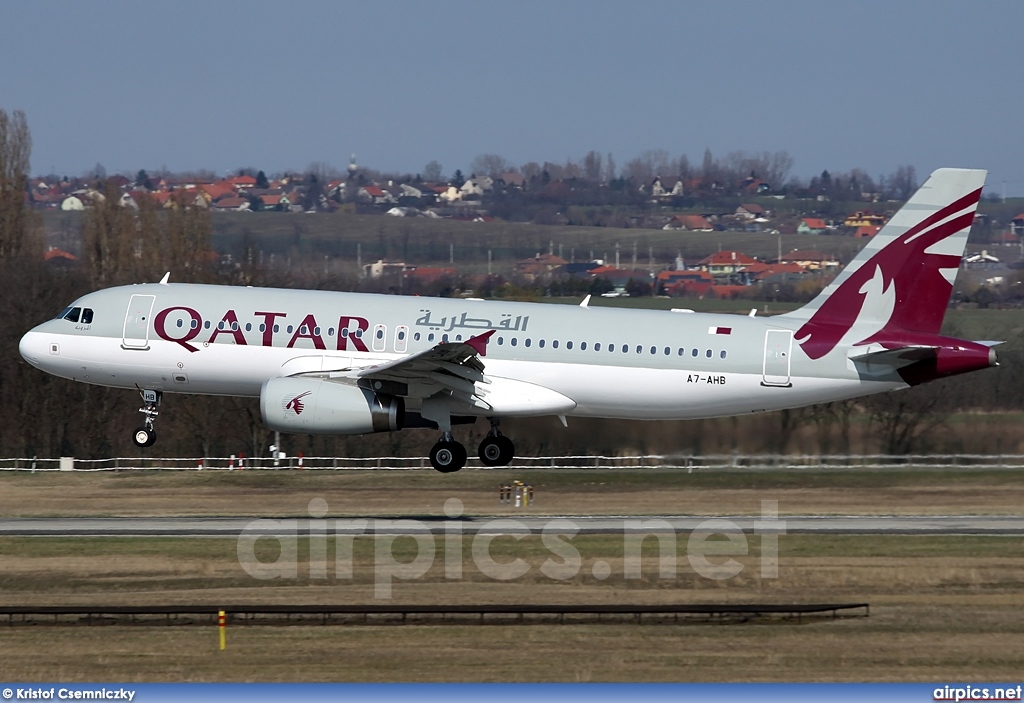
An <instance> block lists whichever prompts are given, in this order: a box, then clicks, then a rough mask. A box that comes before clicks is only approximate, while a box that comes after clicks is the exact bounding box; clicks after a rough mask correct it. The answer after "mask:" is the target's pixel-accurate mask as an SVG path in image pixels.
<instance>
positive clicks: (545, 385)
mask: <svg viewBox="0 0 1024 703" xmlns="http://www.w3.org/2000/svg"><path fill="white" fill-rule="evenodd" d="M985 177H986V172H985V171H983V170H973V169H950V168H944V169H939V170H937V171H935V172H934V173H933V174H932V175H931V176H930V177H929V178H928V180H927V181H926V182H925V183H924V185H922V186H921V187H920V189H919V190H918V191H917V192H916V193H915V194H914V195H913V196H912V197H911V199H910V200H909V201H908V202H907V203H906V204H905V205H904V206H903V207H902V208H901V209H900V210H899V211H898V212H897V213H896V214H895V215H894V216H893V218H892V219H891V220H890V221H889V222H888V224H886V225H885V226H884V228H883V229H882V230H881V231H880V232H879V233H878V234H877V235H875V236H874V237H873V238H871V239H870V240H869V241H868V243H867V245H866V246H865V247H864V249H863V250H861V251H860V252H859V253H858V254H857V256H856V257H855V258H854V259H853V261H852V262H851V263H850V264H849V265H848V266H846V268H845V269H843V270H842V271H841V272H840V273H839V275H838V276H837V277H836V278H835V280H833V281H832V282H831V283H830V284H829V285H828V286H827V287H826V288H824V290H822V292H821V293H820V294H819V295H818V296H817V297H816V298H814V299H813V300H812V301H811V302H810V303H808V304H807V305H805V306H803V307H801V308H800V309H798V310H795V311H793V312H790V313H786V314H782V315H776V316H772V317H757V316H756V314H755V311H751V314H750V315H738V314H704V313H693V312H691V311H684V310H673V311H663V310H637V309H621V308H601V307H590V306H589V300H590V296H587V298H586V299H585V300H584V301H583V303H581V304H580V305H578V306H570V305H551V304H538V303H518V302H504V301H485V300H479V299H471V298H470V299H449V298H425V297H403V296H393V295H378V294H361V293H339V292H330V291H312V290H280V289H269V288H253V287H240V286H216V285H192V284H184V283H170V282H169V274H168V275H167V276H164V278H163V280H161V281H160V282H159V283H149V284H137V285H131V286H121V287H116V288H109V289H105V290H99V291H96V292H93V293H89V294H87V295H85V296H83V297H81V298H79V299H78V300H76V301H75V302H73V303H72V304H71V305H69V306H68V307H67V308H66V309H65V310H64V311H63V312H61V313H60V314H59V315H58V316H57V317H56V319H53V320H49V321H47V322H44V323H42V324H40V325H38V326H37V327H35V328H33V329H32V330H31V331H29V332H28V333H26V334H25V335H24V337H22V339H21V343H20V352H21V355H22V357H24V359H25V360H26V361H27V362H28V363H29V364H31V365H32V366H35V367H36V368H39V369H41V370H43V371H45V372H47V373H50V374H54V375H56V376H61V377H64V378H69V379H73V380H75V381H82V382H85V383H91V384H96V385H102V386H111V387H115V388H126V389H137V390H138V391H139V392H140V393H141V395H142V401H143V407H142V408H141V409H140V412H141V413H142V414H143V418H144V420H143V425H142V426H141V427H139V428H138V429H136V430H135V432H134V433H133V440H134V442H135V444H136V445H138V446H139V447H148V446H151V445H152V444H153V443H154V442H155V441H156V433H155V431H154V420H155V419H156V417H157V415H158V413H159V411H158V407H159V406H160V405H161V402H162V399H163V395H164V394H165V393H199V394H209V395H232V396H250V397H254V398H255V397H258V398H259V399H260V410H261V413H262V417H263V420H264V422H265V424H266V425H267V426H268V427H269V428H270V429H272V430H276V431H280V432H285V433H308V434H334V435H346V434H364V433H371V432H390V431H397V430H401V429H402V428H403V427H405V428H412V427H425V428H433V429H436V430H439V431H440V433H441V436H440V439H439V440H438V442H437V443H436V444H435V445H434V446H433V447H432V448H431V450H430V454H429V458H430V462H431V464H432V466H433V467H434V468H435V469H437V470H438V471H440V472H443V473H449V472H453V471H458V470H459V469H461V468H462V467H463V466H464V465H465V463H466V460H467V451H466V449H465V447H464V446H463V445H462V444H460V443H459V442H457V441H456V440H455V439H454V437H453V434H452V428H453V426H456V425H459V424H463V423H468V422H473V421H475V420H476V419H478V418H480V417H485V418H487V419H488V420H489V421H490V423H491V429H490V431H489V433H488V434H487V436H486V437H485V438H484V439H483V441H482V442H481V443H480V446H479V448H478V456H479V458H480V461H481V462H482V463H483V464H484V465H486V466H504V465H507V464H509V463H510V462H511V461H512V459H513V458H514V455H515V447H514V444H513V443H512V441H511V440H510V439H509V438H508V437H506V436H505V435H503V434H502V433H501V431H500V421H501V419H502V418H512V417H522V416H556V417H558V418H559V419H560V420H561V421H562V423H563V424H567V418H569V417H594V418H621V419H634V420H685V419H694V418H705V417H721V416H728V415H741V414H747V413H758V412H766V411H772V410H781V409H785V408H795V407H800V406H806V405H812V404H815V403H824V402H829V401H836V400H843V399H847V398H854V397H857V396H863V395H868V394H873V393H881V392H885V391H891V390H896V389H902V388H907V387H909V386H914V385H917V384H920V383H924V382H926V381H930V380H933V379H937V378H943V377H946V376H952V375H955V374H962V373H967V372H970V371H976V370H979V369H984V368H987V367H990V366H995V365H996V355H995V351H994V350H993V349H992V347H993V346H994V345H995V344H996V342H976V341H968V340H961V339H955V338H951V337H946V336H942V335H941V334H939V328H940V326H941V324H942V320H943V316H944V314H945V310H946V307H947V304H948V301H949V298H950V295H951V293H952V290H953V282H954V280H955V278H956V274H957V270H958V268H959V265H960V261H961V257H962V255H963V252H964V246H965V244H966V242H967V235H968V233H969V230H970V227H971V223H972V221H973V218H974V213H975V210H976V208H977V205H978V201H979V199H980V197H981V191H982V188H983V186H984V182H985Z"/></svg>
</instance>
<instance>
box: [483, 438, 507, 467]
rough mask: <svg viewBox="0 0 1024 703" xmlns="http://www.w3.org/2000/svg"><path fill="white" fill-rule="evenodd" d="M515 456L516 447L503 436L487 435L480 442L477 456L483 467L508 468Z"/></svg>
mask: <svg viewBox="0 0 1024 703" xmlns="http://www.w3.org/2000/svg"><path fill="white" fill-rule="evenodd" d="M515 455H516V446H515V445H514V444H512V440H511V439H509V438H508V437H506V436H505V435H498V436H497V437H494V436H491V435H488V436H486V437H484V440H483V441H482V442H480V449H479V450H478V456H479V457H480V461H482V462H483V464H484V466H508V465H509V464H511V463H512V459H513V458H514V457H515Z"/></svg>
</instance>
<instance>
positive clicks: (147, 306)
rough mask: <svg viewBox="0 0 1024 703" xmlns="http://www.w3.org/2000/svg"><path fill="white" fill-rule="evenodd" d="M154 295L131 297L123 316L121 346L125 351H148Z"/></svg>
mask: <svg viewBox="0 0 1024 703" xmlns="http://www.w3.org/2000/svg"><path fill="white" fill-rule="evenodd" d="M154 302H156V296H155V295H133V296H132V299H131V300H130V301H129V302H128V311H127V312H126V313H125V316H124V335H123V339H122V342H121V346H122V347H124V348H125V349H149V328H150V326H151V325H150V318H151V317H152V316H153V303H154Z"/></svg>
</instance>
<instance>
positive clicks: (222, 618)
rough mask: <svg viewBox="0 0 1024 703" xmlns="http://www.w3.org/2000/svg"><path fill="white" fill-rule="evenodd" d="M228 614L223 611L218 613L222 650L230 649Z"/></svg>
mask: <svg viewBox="0 0 1024 703" xmlns="http://www.w3.org/2000/svg"><path fill="white" fill-rule="evenodd" d="M227 620H228V617H227V614H225V612H224V611H223V610H221V611H219V612H218V613H217V629H218V630H219V631H220V650H221V651H222V652H223V651H224V650H225V649H227V648H228V630H227Z"/></svg>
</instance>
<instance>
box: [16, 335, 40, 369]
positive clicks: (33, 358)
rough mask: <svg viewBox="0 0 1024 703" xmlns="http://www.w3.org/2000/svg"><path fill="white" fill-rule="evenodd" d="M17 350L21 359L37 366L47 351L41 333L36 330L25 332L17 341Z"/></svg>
mask: <svg viewBox="0 0 1024 703" xmlns="http://www.w3.org/2000/svg"><path fill="white" fill-rule="evenodd" d="M18 351H19V352H20V353H21V358H22V359H24V360H25V361H27V362H28V363H30V364H32V365H33V366H36V367H38V366H39V364H40V363H41V361H42V358H43V355H44V354H46V353H47V351H46V341H45V340H44V339H43V333H42V332H37V331H36V330H30V331H28V332H26V333H25V335H24V336H23V337H22V338H21V341H20V342H19V343H18Z"/></svg>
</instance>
